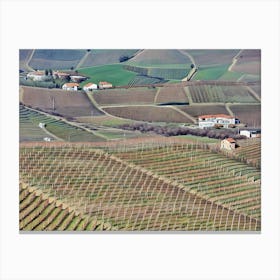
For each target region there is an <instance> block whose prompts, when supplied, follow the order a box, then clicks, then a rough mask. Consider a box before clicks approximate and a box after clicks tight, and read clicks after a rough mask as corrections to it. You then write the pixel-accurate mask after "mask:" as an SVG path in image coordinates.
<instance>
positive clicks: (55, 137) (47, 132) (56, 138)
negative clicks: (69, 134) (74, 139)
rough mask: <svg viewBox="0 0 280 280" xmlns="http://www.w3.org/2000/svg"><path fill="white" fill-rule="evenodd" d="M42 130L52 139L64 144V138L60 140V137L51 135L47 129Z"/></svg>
mask: <svg viewBox="0 0 280 280" xmlns="http://www.w3.org/2000/svg"><path fill="white" fill-rule="evenodd" d="M41 129H42V130H43V131H44V132H45V133H46V134H48V135H50V136H51V137H53V138H54V139H55V140H57V141H61V142H64V141H65V140H64V139H62V138H59V137H58V136H56V135H55V134H53V133H51V132H50V131H48V130H47V129H46V128H45V127H41Z"/></svg>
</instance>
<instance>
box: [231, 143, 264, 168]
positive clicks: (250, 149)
mask: <svg viewBox="0 0 280 280" xmlns="http://www.w3.org/2000/svg"><path fill="white" fill-rule="evenodd" d="M238 145H240V147H238V148H237V149H235V151H234V154H235V155H236V156H237V157H238V158H240V159H241V160H244V161H245V162H247V163H248V164H252V165H254V166H258V167H260V165H261V139H260V138H256V139H248V140H244V141H239V142H238Z"/></svg>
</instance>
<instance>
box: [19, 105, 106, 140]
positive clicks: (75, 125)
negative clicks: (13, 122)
mask: <svg viewBox="0 0 280 280" xmlns="http://www.w3.org/2000/svg"><path fill="white" fill-rule="evenodd" d="M23 106H24V107H25V108H27V109H29V110H31V111H35V112H37V113H40V114H43V115H45V116H47V117H50V118H52V119H55V120H58V121H63V122H65V123H67V124H69V125H71V126H74V127H78V128H80V129H83V130H85V131H87V132H90V133H92V134H94V135H96V136H99V137H101V138H103V139H106V140H107V139H108V138H107V137H105V136H104V135H101V134H99V133H98V135H97V133H95V132H94V131H92V130H91V129H88V128H86V127H84V126H83V125H79V124H77V123H76V122H70V121H68V120H66V119H65V118H63V117H57V116H53V115H52V114H49V113H46V112H43V111H40V110H37V109H34V108H30V107H26V106H25V105H24V104H23ZM45 132H46V133H48V134H49V135H51V136H52V137H54V138H56V139H58V140H59V141H65V140H63V139H62V138H59V137H57V136H55V135H54V134H52V133H51V132H49V131H48V130H46V131H45Z"/></svg>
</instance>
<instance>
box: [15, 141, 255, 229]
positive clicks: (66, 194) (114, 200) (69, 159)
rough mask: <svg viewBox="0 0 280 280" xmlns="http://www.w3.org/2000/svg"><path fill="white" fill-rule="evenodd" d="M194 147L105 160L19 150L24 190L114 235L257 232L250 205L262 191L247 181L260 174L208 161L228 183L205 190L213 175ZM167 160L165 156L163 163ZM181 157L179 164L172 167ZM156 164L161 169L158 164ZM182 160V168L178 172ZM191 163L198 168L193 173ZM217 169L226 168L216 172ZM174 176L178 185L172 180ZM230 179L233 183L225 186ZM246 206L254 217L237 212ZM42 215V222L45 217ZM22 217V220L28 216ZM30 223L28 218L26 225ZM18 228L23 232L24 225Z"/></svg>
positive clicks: (85, 153) (74, 151)
mask: <svg viewBox="0 0 280 280" xmlns="http://www.w3.org/2000/svg"><path fill="white" fill-rule="evenodd" d="M194 147H195V146H193V145H189V146H184V147H178V146H177V145H173V146H166V147H154V148H152V149H150V150H138V149H137V150H131V151H126V152H125V151H122V152H120V151H119V150H118V149H117V148H110V149H109V148H108V150H107V152H105V151H104V150H101V149H96V148H94V147H91V146H90V145H89V144H87V145H73V146H71V145H69V144H68V145H66V146H62V145H58V146H56V145H54V144H48V145H46V144H45V145H44V147H42V146H40V145H39V146H33V147H30V146H28V145H27V146H24V145H21V148H20V180H21V182H23V183H24V184H25V185H27V186H30V187H35V188H36V189H38V188H39V189H40V190H41V192H42V194H43V195H47V196H49V197H54V198H56V199H57V200H58V201H61V202H62V203H65V204H66V205H69V206H70V207H71V209H75V211H77V212H78V213H80V214H82V215H85V216H87V217H90V218H93V219H95V220H101V221H102V222H103V223H104V224H107V223H109V224H110V225H111V226H112V227H113V228H117V229H119V230H222V231H224V230H252V231H255V230H260V221H259V214H258V213H259V210H258V205H259V204H256V203H253V202H254V201H253V200H252V199H251V196H252V194H255V195H256V198H255V200H256V201H258V193H259V188H258V186H259V184H258V183H257V182H254V181H252V182H250V180H248V179H246V178H247V177H251V176H257V172H256V171H255V170H253V169H250V168H247V169H246V170H245V169H244V166H239V165H238V163H237V165H235V164H234V161H229V162H224V161H223V158H222V159H220V158H216V159H214V155H213V160H215V161H216V164H214V169H215V167H216V168H217V169H216V170H218V171H219V172H217V173H218V174H216V176H217V177H219V180H220V181H223V182H224V181H226V182H228V183H227V184H225V183H224V184H222V185H220V186H219V189H217V186H215V185H210V184H208V183H206V182H207V181H209V180H208V179H207V175H208V177H209V176H210V174H211V178H212V179H213V177H214V174H213V172H211V170H212V171H213V167H212V166H210V165H209V166H208V164H207V163H205V167H204V173H203V172H202V169H203V167H202V166H203V152H205V151H202V150H199V149H195V148H194ZM182 149H183V150H182ZM166 152H168V156H167V157H164V154H166ZM112 153H115V154H116V155H117V157H116V156H115V155H112ZM178 155H181V157H180V156H179V157H178V161H176V160H175V161H174V157H177V156H178ZM120 157H122V158H126V160H123V159H120ZM160 157H162V158H163V159H164V161H163V162H160V160H159V158H160ZM132 158H134V159H135V160H132ZM185 159H186V161H187V163H186V162H184V163H183V165H182V164H181V162H183V161H184V160H185ZM191 159H193V160H191ZM129 162H131V163H129ZM171 162H173V163H172V165H170V163H171ZM176 162H177V163H176ZM194 162H195V163H197V164H194V165H193V163H194ZM204 162H205V161H204ZM135 163H137V165H135ZM219 164H222V166H223V168H220V169H219V167H218V166H219ZM143 167H145V168H143ZM168 167H169V168H168ZM185 169H189V171H187V172H189V173H186V171H185ZM198 171H199V172H198ZM172 173H173V175H174V176H176V178H174V176H173V177H172ZM183 173H185V175H184V178H185V181H184V180H183V177H182V175H183ZM168 174H169V175H168ZM229 174H232V177H233V178H234V179H235V181H232V180H231V179H230V176H229ZM233 174H235V175H233ZM186 175H187V178H186ZM239 175H240V176H239ZM191 176H193V177H194V178H193V180H191V179H190V178H192V177H191ZM177 178H178V179H179V180H177ZM180 178H181V179H180ZM198 178H199V181H200V182H201V184H199V185H198V184H197V183H198V182H197V180H198ZM238 178H239V179H238ZM217 180H218V178H217ZM179 181H180V182H179ZM182 182H183V183H182ZM203 182H205V183H203ZM197 187H198V188H201V189H203V190H204V191H206V190H208V191H207V196H206V195H204V196H203V195H201V194H202V193H203V191H195V189H196V188H197ZM214 188H216V190H219V192H218V194H219V195H220V196H221V197H223V201H224V202H227V203H224V204H225V205H222V204H221V203H220V202H219V201H218V200H217V199H216V194H215V192H216V191H213V189H214ZM230 189H231V190H232V192H230V191H229V190H230ZM211 190H212V191H211ZM198 194H199V195H198ZM211 194H212V195H211ZM26 196H27V194H26V195H25V194H23V195H22V197H26ZM206 197H207V199H206ZM37 200H39V199H38V198H37ZM245 201H248V202H247V203H245ZM242 202H243V203H242ZM35 203H37V204H36V205H37V206H35V208H36V209H39V210H38V211H39V212H40V213H42V211H45V212H49V211H51V212H52V211H54V207H53V205H49V203H47V202H45V201H43V202H42V203H41V202H38V201H37V202H35ZM249 203H250V207H251V208H252V209H254V210H250V211H249V209H245V210H243V209H241V208H242V207H245V208H246V207H247V206H248V205H249ZM32 207H33V206H31V208H32ZM235 208H238V209H239V211H237V210H236V209H235ZM247 208H248V207H247ZM44 209H48V210H44ZM240 209H241V210H240ZM57 211H58V210H57ZM45 212H44V214H43V217H40V218H39V219H41V220H42V221H44V220H45V218H44V217H46V216H48V214H47V213H45ZM22 213H24V212H22V211H21V212H20V215H21V216H25V215H24V214H22ZM248 213H249V214H250V215H248ZM34 219H35V218H34ZM34 219H33V216H32V217H31V218H30V221H28V224H30V223H32V221H33V220H34ZM31 220H32V221H31ZM36 223H37V222H34V223H33V224H32V227H33V225H35V224H36ZM72 223H74V225H73V226H72V229H75V230H77V229H80V230H83V229H84V228H85V226H80V227H79V226H78V225H79V224H80V223H81V221H79V222H78V221H76V220H75V221H74V220H72ZM39 224H40V223H39ZM36 226H37V224H36ZM22 228H23V229H26V225H24V226H23V227H22Z"/></svg>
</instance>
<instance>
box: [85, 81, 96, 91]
mask: <svg viewBox="0 0 280 280" xmlns="http://www.w3.org/2000/svg"><path fill="white" fill-rule="evenodd" d="M93 89H97V84H94V83H88V84H86V85H84V87H83V90H84V91H90V90H93Z"/></svg>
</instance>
